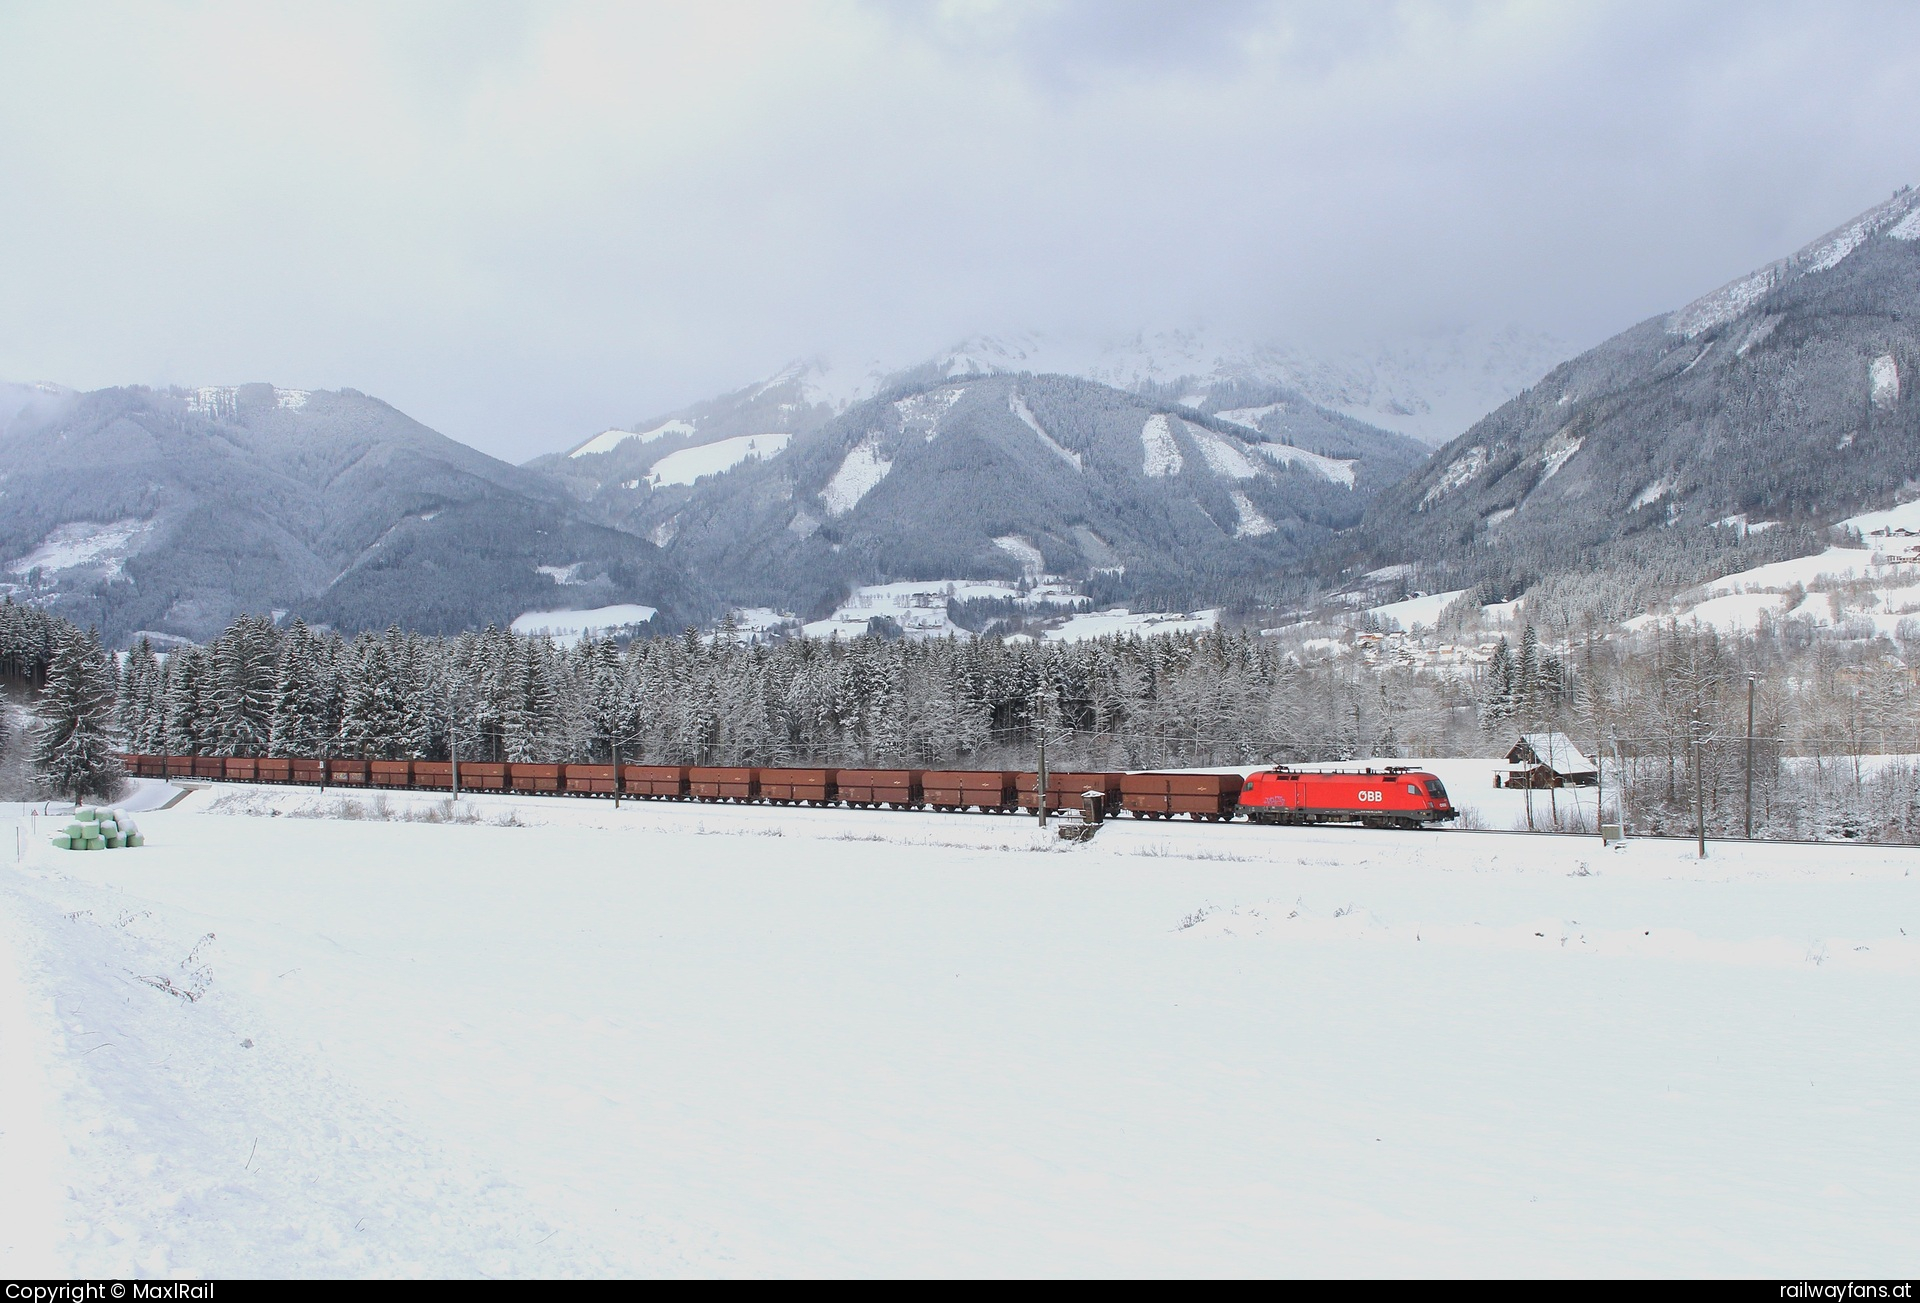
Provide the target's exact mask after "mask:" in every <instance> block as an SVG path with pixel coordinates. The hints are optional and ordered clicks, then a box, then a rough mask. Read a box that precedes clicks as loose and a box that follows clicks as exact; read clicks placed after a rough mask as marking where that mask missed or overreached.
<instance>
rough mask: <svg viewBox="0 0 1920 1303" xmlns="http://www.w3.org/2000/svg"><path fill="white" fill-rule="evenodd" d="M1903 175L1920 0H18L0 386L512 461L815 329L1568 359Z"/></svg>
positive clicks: (899, 348)
mask: <svg viewBox="0 0 1920 1303" xmlns="http://www.w3.org/2000/svg"><path fill="white" fill-rule="evenodd" d="M1916 179H1920V6H1914V5H1910V4H1886V5H1854V6H1847V5H1840V4H1833V3H1823V4H1806V5H1764V4H1755V3H1732V2H1731V0H1729V2H1727V3H1722V4H1716V5H1689V4H1684V3H1678V2H1677V0H1660V2H1659V3H1650V4H1618V5H1606V6H1602V5H1589V6H1580V5H1575V4H1569V3H1549V4H1538V5H1535V4H1487V5H1468V4H1460V5H1425V4H1408V5H1381V6H1377V7H1374V8H1371V9H1363V8H1361V7H1360V6H1358V5H1357V4H1352V3H1336V4H1326V5H1319V4H1269V3H1255V2H1253V0H1217V3H1212V4H1209V3H1205V2H1204V0H1177V2H1175V3H1157V2H1154V0H1086V2H1084V3H1078V2H1072V0H1063V2H1061V3H1045V2H1044V0H1013V2H1010V3H1000V2H999V0H953V2H952V3H947V4H934V5H917V4H907V3H900V4H885V3H839V4H832V3H829V4H819V5H812V6H803V5H801V4H799V3H794V2H792V0H782V2H780V3H772V4H764V5H762V4H732V3H724V2H721V0H700V2H699V3H686V4H675V5H656V6H650V5H644V4H636V3H631V2H629V3H620V4H611V5H606V6H594V5H573V4H555V5H516V4H498V5H490V6H489V5H482V4H476V3H474V2H473V0H460V2H459V3H445V4H431V3H410V4H392V3H378V4H369V5H364V6H353V5H348V6H339V7H323V6H319V5H301V6H285V7H280V6H273V7H269V6H266V5H261V4H257V3H246V4H236V5H231V6H227V5H221V4H195V5H177V6H169V5H160V4H150V3H149V4H140V5H136V6H131V7H128V8H125V9H115V8H111V7H104V6H82V5H66V4H59V5H52V4H43V3H29V4H18V5H15V4H8V3H3V2H0V377H5V378H9V379H16V380H36V379H47V380H55V381H59V382H61V383H65V384H70V385H76V386H80V387H84V388H93V387H98V386H102V385H109V384H125V383H145V384H156V385H158V384H216V383H220V384H225V383H238V382H244V381H249V380H271V381H273V382H275V383H277V384H280V385H285V386H296V387H304V388H336V387H339V386H343V385H345V386H352V387H355V388H358V389H362V390H365V391H367V392H369V393H373V394H376V395H378V396H380V397H382V398H385V399H387V400H388V401H390V402H392V403H394V404H395V405H396V406H398V407H401V408H402V409H404V410H406V411H408V412H410V413H411V414H413V415H415V416H417V417H419V418H420V419H421V420H424V421H426V422H427V423H428V424H430V425H432V426H434V427H435V428H437V429H440V430H442V431H444V432H446V433H448V434H450V435H453V436H454V437H456V438H459V439H463V440H465V441H467V442H470V443H473V444H475V445H477V446H479V447H481V448H484V449H486V450H487V451H489V452H493V453H496V454H498V455H501V456H505V457H509V458H512V459H514V460H520V459H523V458H525V457H528V456H532V455H534V454H536V453H539V452H543V451H549V450H552V449H554V448H557V447H560V446H562V445H566V444H569V443H572V442H575V441H577V440H578V439H580V438H582V437H584V436H585V435H587V434H590V433H593V432H595V431H597V430H599V429H601V428H603V427H604V426H606V425H609V424H620V425H624V424H627V423H629V422H631V421H633V420H636V419H638V418H641V417H645V416H649V415H652V414H654V413H656V412H661V411H664V410H667V409H670V408H672V407H675V406H678V405H680V404H682V403H685V402H688V401H691V400H694V399H698V398H703V397H706V396H708V395H710V394H712V393H714V392H717V391H720V390H722V389H726V388H730V387H733V386H737V385H739V384H743V383H746V382H748V381H750V380H752V379H755V378H757V377H759V376H761V375H764V374H766V373H769V372H771V371H773V370H775V369H777V368H778V367H779V366H780V365H782V364H783V363H785V362H786V361H788V360H790V359H792V358H795V357H799V356H803V355H808V354H814V353H826V354H829V355H832V356H840V357H851V356H859V357H863V358H864V357H872V356H882V357H887V358H898V359H901V360H907V359H912V358H915V357H918V356H922V355H925V354H929V353H932V352H933V351H935V350H937V349H939V348H940V347H942V346H944V345H946V344H949V343H952V342H954V341H955V340H957V339H959V338H960V337H962V336H964V335H967V334H969V333H971V332H975V331H982V330H986V331H993V330H1008V329H1018V328H1039V329H1043V330H1074V331H1083V332H1084V331H1093V332H1105V331H1127V330H1134V329H1139V328H1143V327H1145V328H1155V327H1162V326H1172V325H1183V324H1191V323H1207V324H1210V325H1212V326H1214V327H1216V328H1220V329H1228V330H1232V331H1238V332H1246V333H1248V334H1252V335H1256V336H1265V337H1276V338H1282V339H1287V340H1292V341H1297V342H1301V343H1304V344H1306V345H1307V346H1308V347H1313V346H1314V345H1315V344H1316V342H1319V341H1325V342H1326V344H1327V346H1328V348H1330V349H1331V348H1333V347H1336V342H1337V346H1340V347H1344V346H1345V345H1346V342H1347V341H1350V340H1364V339H1376V338H1377V339H1384V340H1391V339H1392V338H1394V337H1395V336H1396V335H1398V334H1400V333H1402V332H1406V331H1408V330H1413V329H1419V328H1425V327H1431V326H1435V325H1442V326H1444V325H1448V324H1500V325H1504V324H1509V323H1511V324H1518V325H1521V326H1525V327H1529V328H1533V329H1540V330H1546V331H1549V332H1552V333H1554V334H1556V335H1559V336H1561V337H1563V338H1565V339H1567V340H1570V341H1572V342H1575V343H1578V344H1581V345H1586V344H1590V343H1593V342H1596V341H1597V340H1598V339H1600V338H1602V337H1604V336H1605V335H1607V334H1610V333H1611V332H1613V331H1615V330H1618V329H1620V328H1622V327H1624V326H1627V325H1629V324H1631V323H1632V322H1634V321H1637V320H1639V319H1642V318H1644V317H1646V316H1649V315H1651V314H1653V313H1655V312H1658V311H1661V310H1663V309H1666V308H1670V307H1674V306H1677V305H1678V304H1679V303H1681V302H1683V301H1685V300H1686V299H1688V298H1691V297H1693V296H1694V295H1696V294H1698V293H1701V292H1703V291H1705V290H1707V289H1710V288H1712V287H1714V286H1715V285H1717V284H1719V283H1720V282H1723V281H1725V280H1727V279H1729V278H1731V277H1732V276H1734V275H1736V274H1738V273H1739V272H1741V271H1743V270H1745V269H1747V268H1749V267H1751V266H1753V265H1756V264H1758V263H1761V262H1764V261H1767V260H1768V259H1771V258H1774V257H1777V256H1780V255H1781V254H1784V253H1787V252H1790V251H1791V250H1792V249H1793V248H1794V247H1796V246H1798V245H1799V244H1801V243H1803V242H1804V241H1806V240H1808V239H1811V238H1812V237H1814V236H1816V235H1818V234H1820V233H1821V232H1823V231H1825V230H1826V229H1828V228H1830V227H1833V226H1835V225H1838V224H1839V223H1840V222H1841V221H1843V220H1844V219H1846V218H1847V217H1849V216H1851V215H1852V214H1854V213H1855V212H1856V211H1858V210H1860V209H1863V208H1865V207H1867V206H1869V205H1871V204H1872V203H1875V202H1877V201H1878V200H1880V199H1883V198H1885V197H1886V196H1887V195H1888V194H1889V193H1890V192H1892V191H1893V190H1894V189H1895V188H1896V187H1898V186H1899V185H1901V184H1904V183H1907V182H1910V181H1914V180H1916Z"/></svg>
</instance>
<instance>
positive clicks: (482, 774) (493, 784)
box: [460, 760, 507, 792]
mask: <svg viewBox="0 0 1920 1303" xmlns="http://www.w3.org/2000/svg"><path fill="white" fill-rule="evenodd" d="M506 786H507V767H506V766H505V765H503V764H501V763H500V762H499V761H497V760H476V761H475V762H474V763H472V764H468V763H467V762H466V761H464V760H462V761H461V762H460V790H461V791H463V792H464V791H467V790H469V789H471V790H473V791H476V792H501V791H505V790H506Z"/></svg>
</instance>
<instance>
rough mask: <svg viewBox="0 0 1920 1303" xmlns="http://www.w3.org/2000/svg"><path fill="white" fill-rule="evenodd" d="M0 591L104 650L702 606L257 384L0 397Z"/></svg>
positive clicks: (534, 481)
mask: <svg viewBox="0 0 1920 1303" xmlns="http://www.w3.org/2000/svg"><path fill="white" fill-rule="evenodd" d="M0 592H4V593H6V594H7V595H9V596H12V597H13V598H15V599H16V600H22V601H33V602H37V603H41V604H44V605H48V606H51V607H53V608H54V609H56V610H59V611H60V612H61V613H62V614H64V615H67V616H68V617H70V618H72V619H74V620H76V621H78V622H80V623H83V624H87V623H92V624H96V625H98V626H100V628H101V629H102V632H103V633H104V634H105V635H106V636H107V637H108V639H109V640H112V641H116V642H118V641H123V640H124V639H125V638H126V637H127V636H128V635H130V634H132V633H134V632H136V631H141V630H146V631H152V632H156V633H163V634H170V635H175V636H180V637H186V638H195V639H197V638H203V637H206V636H208V635H210V634H212V633H216V632H218V631H219V630H220V629H221V628H223V627H225V625H226V624H227V622H228V621H230V620H231V619H232V618H233V617H234V616H236V615H239V614H241V613H244V612H259V611H269V610H278V611H284V612H291V613H296V614H299V615H302V616H305V617H307V618H308V619H310V620H318V621H323V622H326V623H330V624H333V625H335V626H337V627H340V628H343V629H348V630H354V629H367V628H373V629H378V628H383V627H385V626H386V625H387V624H388V623H390V622H398V623H400V624H403V625H405V626H408V627H410V628H415V629H420V630H425V631H441V632H449V631H455V630H459V629H464V628H470V627H476V626H479V625H484V624H486V623H488V622H489V621H496V622H499V623H502V624H504V623H506V622H507V621H509V620H512V619H514V618H515V617H516V616H518V615H521V614H523V613H524V612H527V611H531V610H540V609H544V608H553V607H561V606H587V607H590V606H598V605H607V604H614V603H622V602H626V603H644V604H646V605H647V606H650V607H653V608H656V609H657V610H659V611H660V612H662V613H663V615H664V616H665V618H666V619H667V620H670V621H671V622H672V625H671V627H679V626H680V625H681V624H683V623H684V622H685V621H687V620H689V619H697V618H701V617H702V616H704V615H705V614H707V609H706V607H705V605H704V604H703V602H702V599H701V597H700V596H699V595H698V594H697V593H696V592H695V591H694V590H693V589H691V588H690V587H689V585H688V584H687V583H686V582H685V580H684V579H683V578H682V576H681V575H680V574H679V572H678V571H677V570H676V569H675V568H674V567H673V566H672V565H671V564H670V563H667V562H665V561H664V560H663V559H662V558H661V557H660V555H659V553H658V551H657V550H656V549H655V548H654V547H653V546H652V545H651V544H648V543H646V542H645V541H643V540H641V539H638V538H634V537H632V536H630V535H627V534H623V533H621V532H619V531H616V530H612V529H607V528H605V527H604V526H600V525H597V524H594V523H592V522H590V521H589V520H588V519H586V518H585V515H584V513H583V512H581V511H580V510H579V508H578V507H577V505H576V504H574V503H573V502H571V501H570V500H569V499H568V497H567V495H566V494H565V493H563V492H561V491H559V490H558V489H557V488H556V486H555V485H553V483H552V482H551V481H549V480H547V479H545V478H543V477H541V476H538V475H535V474H531V473H529V472H527V471H525V470H523V469H520V468H518V467H514V466H510V465H507V464H506V463H504V462H500V461H496V460H495V459H493V458H491V457H488V456H486V455H484V454H482V453H480V452H476V451H475V450H474V449H472V448H468V447H466V446H464V445H462V444H459V443H456V442H454V441H453V440H451V439H448V438H446V437H445V436H443V435H440V434H437V433H435V432H434V431H432V430H429V429H427V428H426V427H425V426H423V425H420V424H419V423H418V422H416V421H413V420H411V419H409V418H408V417H407V416H405V415H404V414H403V413H401V412H398V411H396V410H394V409H393V408H391V407H389V406H387V405H386V404H385V403H382V402H380V401H379V400H377V399H374V398H369V397H367V396H366V395H364V394H360V393H357V392H355V391H352V390H343V391H340V392H337V393H333V392H324V391H314V392H308V391H306V390H297V389H277V388H275V387H273V386H272V385H265V384H256V385H240V386H229V387H209V388H198V389H191V390H151V389H145V388H137V387H136V388H128V389H106V390H100V391H97V392H93V393H75V392H73V391H71V390H62V389H59V388H58V387H55V386H8V387H6V388H5V389H3V390H0Z"/></svg>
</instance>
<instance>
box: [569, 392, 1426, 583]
mask: <svg viewBox="0 0 1920 1303" xmlns="http://www.w3.org/2000/svg"><path fill="white" fill-rule="evenodd" d="M950 361H951V360H950V359H942V360H941V362H940V363H939V364H928V365H926V366H923V367H921V368H918V369H917V371H916V372H913V373H907V374H906V375H903V376H896V377H892V378H890V380H889V384H888V388H887V389H886V390H885V392H883V393H882V394H880V395H878V396H876V397H873V398H869V399H866V400H864V401H862V402H858V403H855V404H853V405H852V406H851V407H849V408H847V409H846V410H845V411H844V412H842V413H840V414H838V415H831V414H830V405H829V404H828V403H827V402H825V401H809V397H810V395H809V392H808V390H807V388H806V386H807V384H809V383H810V382H811V380H812V377H811V376H810V375H809V374H808V373H806V372H804V371H796V372H793V373H787V374H784V375H783V376H782V377H776V379H775V381H773V382H769V383H768V384H766V385H762V386H757V387H754V388H752V389H749V390H743V391H741V392H740V393H738V394H735V395H730V396H728V397H727V398H726V399H724V400H715V401H714V402H713V403H710V404H706V405H703V406H702V407H700V408H694V409H687V410H686V411H685V412H683V413H681V414H678V415H675V416H673V417H671V418H668V419H665V420H661V421H658V422H655V423H651V424H648V425H646V427H645V428H644V429H642V430H640V431H638V432H633V433H626V432H609V433H607V434H603V435H601V436H597V437H596V438H595V439H593V440H589V441H587V442H586V443H583V444H582V445H580V446H579V447H578V448H576V449H574V450H573V451H572V452H570V453H566V454H558V455H555V456H552V457H548V458H543V459H541V461H539V462H536V463H534V464H533V465H534V467H535V468H537V469H539V470H542V471H545V472H546V473H549V474H553V475H556V476H559V477H560V478H562V479H563V480H564V481H565V482H567V483H568V484H569V485H570V486H572V487H573V489H574V490H575V492H576V493H578V494H579V495H580V496H582V497H583V498H585V499H586V500H587V501H589V502H591V503H592V504H593V505H594V507H595V509H596V510H598V511H599V512H601V513H602V518H603V519H605V520H607V522H608V523H610V524H614V525H616V526H618V527H619V528H622V529H627V530H630V531H632V532H634V533H638V534H641V535H643V536H645V537H649V538H651V539H653V540H654V541H656V542H658V543H659V544H660V545H661V546H662V547H664V548H665V549H666V551H667V556H668V558H669V559H670V560H672V561H674V562H676V563H677V564H679V565H681V566H683V567H685V568H686V570H687V572H688V573H689V574H690V575H692V576H694V577H695V578H696V579H698V580H699V581H700V582H701V583H703V584H704V585H706V586H707V587H708V588H709V589H711V590H712V591H714V592H716V593H717V594H718V595H720V596H721V597H723V598H724V599H726V600H728V601H730V602H732V603H735V604H737V605H741V606H748V607H771V608H776V609H779V610H785V611H791V612H796V613H799V614H802V615H814V614H819V613H822V612H824V611H827V610H831V609H832V608H833V607H834V605H835V604H837V603H838V602H839V601H840V599H841V598H842V597H844V596H845V594H846V593H847V592H848V590H849V589H851V588H853V587H854V586H857V585H862V584H874V583H884V582H889V581H894V580H932V579H944V578H952V579H956V580H962V579H995V578H997V579H1002V580H1005V581H1006V582H1009V583H1016V582H1019V581H1021V580H1022V579H1023V578H1024V579H1026V580H1027V581H1029V582H1031V581H1032V580H1033V579H1035V578H1036V577H1038V576H1040V575H1043V574H1045V575H1064V576H1067V577H1068V578H1070V579H1073V580H1076V581H1079V582H1081V583H1085V584H1089V585H1093V586H1095V587H1098V588H1099V589H1100V590H1101V591H1102V592H1103V593H1104V594H1105V595H1108V596H1111V597H1114V598H1116V599H1119V598H1123V597H1128V596H1138V597H1146V598H1151V599H1153V600H1155V601H1161V602H1176V603H1183V604H1184V603H1188V602H1196V603H1197V602H1199V601H1200V600H1201V599H1207V598H1215V597H1219V596H1221V595H1223V594H1231V593H1234V592H1245V591H1249V590H1251V589H1252V588H1255V587H1260V586H1264V585H1267V584H1270V583H1272V582H1273V581H1275V580H1276V579H1277V578H1278V577H1279V576H1281V575H1282V574H1283V573H1285V572H1286V571H1287V570H1288V569H1289V568H1290V567H1297V566H1298V564H1299V563H1300V562H1301V561H1302V560H1303V559H1304V558H1305V557H1306V556H1308V555H1309V554H1310V553H1312V552H1313V551H1314V550H1315V549H1316V548H1317V547H1319V546H1320V545H1321V544H1322V543H1323V542H1324V541H1325V540H1327V539H1328V538H1329V537H1331V536H1332V534H1333V533H1334V532H1335V531H1337V530H1340V529H1343V528H1346V527H1349V526H1351V525H1352V524H1354V523H1356V522H1357V521H1358V520H1359V518H1360V514H1361V511H1362V510H1363V508H1364V506H1365V503H1366V502H1367V501H1368V500H1369V499H1371V497H1372V496H1373V495H1374V494H1375V493H1377V492H1379V491H1380V490H1381V489H1382V488H1383V487H1385V486H1387V485H1390V484H1392V483H1394V482H1396V481H1397V480H1398V479H1400V478H1401V477H1402V476H1404V475H1405V474H1406V473H1407V472H1408V470H1409V469H1411V468H1412V467H1413V466H1414V465H1416V464H1418V462H1419V461H1420V460H1421V459H1422V457H1423V456H1424V449H1422V448H1421V447H1420V446H1419V445H1418V444H1415V443H1414V442H1412V441H1411V440H1408V439H1405V438H1402V437H1401V436H1398V435H1395V434H1391V433H1388V432H1385V431H1382V430H1377V429H1374V428H1372V427H1370V426H1366V425H1362V424H1361V423H1359V422H1357V421H1351V420H1348V419H1347V418H1344V417H1341V416H1339V415H1338V414H1336V413H1331V412H1327V411H1325V410H1324V409H1320V408H1317V407H1314V406H1313V405H1312V404H1310V403H1307V402H1306V401H1305V400H1304V399H1301V398H1299V397H1298V396H1297V395H1295V394H1292V393H1290V392H1287V391H1279V390H1274V389H1262V390H1234V391H1233V393H1234V394H1235V396H1236V398H1237V399H1241V400H1244V401H1240V402H1238V403H1237V405H1236V406H1234V407H1232V408H1228V409H1224V410H1222V411H1219V412H1208V411H1204V410H1200V409H1197V408H1193V407H1184V406H1181V405H1179V404H1177V403H1170V402H1166V401H1164V400H1160V399H1154V398H1150V397H1148V396H1145V395H1142V394H1138V393H1133V392H1130V391H1127V390H1121V389H1116V388H1113V387H1111V386H1108V385H1103V384H1100V383H1098V382H1095V381H1089V380H1084V379H1078V378H1074V377H1069V376H1061V375H1033V374H1027V373H1024V372H1023V373H1020V374H1008V373H1007V372H1005V371H994V372H991V373H990V372H988V371H987V370H986V369H985V368H984V367H983V366H978V365H976V366H972V367H958V366H953V365H950Z"/></svg>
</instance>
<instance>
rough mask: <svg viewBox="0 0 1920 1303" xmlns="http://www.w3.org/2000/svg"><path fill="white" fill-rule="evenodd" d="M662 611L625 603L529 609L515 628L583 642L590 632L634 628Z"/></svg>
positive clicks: (517, 618) (560, 640)
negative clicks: (572, 608) (581, 608)
mask: <svg viewBox="0 0 1920 1303" xmlns="http://www.w3.org/2000/svg"><path fill="white" fill-rule="evenodd" d="M657 614H659V612H658V611H656V610H655V609H654V608H653V607H651V606H640V605H638V604H636V603H632V602H623V603H621V604H620V605H617V606H596V607H594V608H593V609H592V610H587V611H528V612H527V613H526V614H524V615H518V616H515V617H514V620H513V631H514V632H515V633H523V634H544V635H546V636H547V637H550V638H552V639H553V640H554V641H555V642H557V643H561V644H563V645H566V644H572V643H576V642H579V641H580V639H582V638H584V637H585V636H586V635H588V634H590V633H602V632H605V631H608V630H612V629H630V628H632V627H633V626H634V625H636V624H645V623H646V622H647V621H648V620H651V619H652V618H653V617H654V616H655V615H657Z"/></svg>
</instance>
